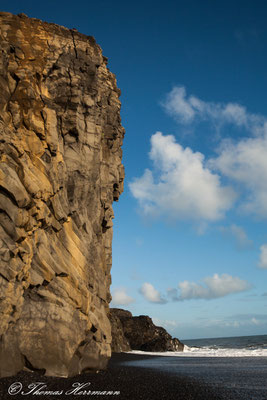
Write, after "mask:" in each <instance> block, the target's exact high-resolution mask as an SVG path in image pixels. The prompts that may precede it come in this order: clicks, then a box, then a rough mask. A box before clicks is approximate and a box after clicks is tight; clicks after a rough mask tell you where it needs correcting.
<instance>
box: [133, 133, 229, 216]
mask: <svg viewBox="0 0 267 400" xmlns="http://www.w3.org/2000/svg"><path fill="white" fill-rule="evenodd" d="M149 156H150V158H151V160H152V161H153V163H154V171H153V172H154V174H153V172H152V171H151V170H149V169H147V170H145V172H144V174H143V176H142V177H140V178H136V179H134V180H133V182H131V183H130V185H129V186H130V190H131V192H132V194H133V196H134V197H135V198H136V199H137V200H138V201H139V204H140V206H141V208H142V210H143V212H144V214H146V215H161V214H163V215H164V214H165V215H168V216H170V217H171V218H177V219H183V218H190V219H198V220H207V221H216V220H218V219H220V218H222V217H223V216H224V213H225V212H226V211H227V210H228V209H229V208H231V206H232V204H233V202H234V200H235V197H236V195H235V192H234V190H233V189H232V188H230V187H227V186H223V185H222V184H221V182H220V177H219V175H217V174H215V173H213V172H211V170H210V169H209V168H208V167H207V166H206V164H205V159H204V155H203V154H201V153H199V152H193V151H192V150H191V149H190V148H189V147H187V148H183V147H182V146H181V145H180V144H179V143H177V142H176V141H175V138H174V136H172V135H167V136H164V135H163V134H162V133H161V132H157V133H155V134H154V135H153V136H152V137H151V151H150V153H149ZM154 176H157V177H158V179H155V178H154Z"/></svg>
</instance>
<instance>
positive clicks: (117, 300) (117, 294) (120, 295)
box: [112, 288, 134, 306]
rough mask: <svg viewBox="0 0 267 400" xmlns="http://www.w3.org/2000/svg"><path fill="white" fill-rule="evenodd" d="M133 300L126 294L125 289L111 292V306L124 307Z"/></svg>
mask: <svg viewBox="0 0 267 400" xmlns="http://www.w3.org/2000/svg"><path fill="white" fill-rule="evenodd" d="M133 302H134V299H133V298H132V297H130V296H128V294H127V293H126V289H125V288H117V289H114V290H113V292H112V304H114V305H116V306H126V305H128V304H130V303H133Z"/></svg>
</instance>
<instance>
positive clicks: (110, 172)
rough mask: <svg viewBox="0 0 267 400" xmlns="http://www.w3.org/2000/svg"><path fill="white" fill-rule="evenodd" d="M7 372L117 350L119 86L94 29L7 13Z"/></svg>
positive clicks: (3, 193) (0, 173) (0, 347)
mask: <svg viewBox="0 0 267 400" xmlns="http://www.w3.org/2000/svg"><path fill="white" fill-rule="evenodd" d="M0 40H1V54H0V87H1V89H0V238H1V239H0V298H1V305H0V321H1V322H0V338H1V342H0V376H9V375H14V374H15V373H17V372H18V371H20V370H21V369H25V368H27V369H30V370H40V371H42V372H43V373H45V374H46V375H53V376H71V375H75V374H79V373H81V372H84V371H87V370H90V369H99V368H104V367H105V365H106V362H107V360H108V358H109V357H110V354H111V350H110V343H111V329H110V323H109V320H108V317H107V312H108V303H109V301H110V298H111V297H110V291H109V286H110V282H111V277H110V268H111V262H112V260H111V242H112V218H113V210H112V202H113V201H114V200H115V201H117V200H118V198H119V195H120V193H121V192H122V190H123V178H124V169H123V166H122V164H121V157H122V151H121V145H122V139H123V136H124V129H123V128H122V126H121V119H120V101H119V95H120V91H119V90H118V88H117V86H116V79H115V76H114V75H113V74H112V73H111V72H110V71H109V70H108V68H107V65H106V64H107V59H106V58H105V57H103V56H102V51H101V49H100V47H99V46H98V45H97V44H96V42H95V40H94V38H92V37H89V36H85V35H82V34H80V33H78V32H77V31H76V30H69V29H66V28H64V27H60V26H57V25H55V24H48V23H45V22H42V21H39V20H37V19H30V18H28V17H27V16H25V15H24V14H21V15H19V16H14V15H12V14H9V13H0Z"/></svg>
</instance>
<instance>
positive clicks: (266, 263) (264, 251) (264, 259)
mask: <svg viewBox="0 0 267 400" xmlns="http://www.w3.org/2000/svg"><path fill="white" fill-rule="evenodd" d="M260 251H261V253H260V262H259V267H260V268H263V269H267V244H263V245H262V246H261V247H260Z"/></svg>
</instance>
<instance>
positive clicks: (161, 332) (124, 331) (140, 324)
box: [109, 308, 184, 353]
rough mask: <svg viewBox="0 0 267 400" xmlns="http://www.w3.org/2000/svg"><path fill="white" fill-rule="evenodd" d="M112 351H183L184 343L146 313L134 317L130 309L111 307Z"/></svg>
mask: <svg viewBox="0 0 267 400" xmlns="http://www.w3.org/2000/svg"><path fill="white" fill-rule="evenodd" d="M109 319H110V321H111V327H112V351H113V352H115V353H119V352H121V351H129V350H143V351H183V349H184V345H183V343H181V342H180V341H179V340H178V339H177V338H172V337H171V335H170V334H169V333H168V332H167V331H166V330H165V329H164V328H162V327H159V326H156V325H154V324H153V322H152V319H151V318H150V317H148V316H146V315H140V316H139V317H133V316H132V314H131V313H130V312H129V311H126V310H122V309H119V308H111V309H110V313H109Z"/></svg>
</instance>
